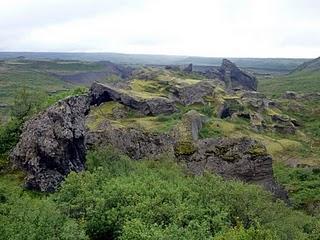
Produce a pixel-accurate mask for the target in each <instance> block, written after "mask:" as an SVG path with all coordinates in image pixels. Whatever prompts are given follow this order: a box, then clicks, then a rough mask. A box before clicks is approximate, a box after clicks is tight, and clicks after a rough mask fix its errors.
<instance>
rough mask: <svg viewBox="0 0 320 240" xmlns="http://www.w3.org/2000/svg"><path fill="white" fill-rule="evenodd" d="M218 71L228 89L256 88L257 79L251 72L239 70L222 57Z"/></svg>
mask: <svg viewBox="0 0 320 240" xmlns="http://www.w3.org/2000/svg"><path fill="white" fill-rule="evenodd" d="M219 71H220V73H221V75H222V80H223V81H224V82H225V84H226V87H227V88H228V89H232V88H238V87H240V88H243V89H245V90H254V91H256V90H257V84H258V83H257V79H256V78H255V77H254V76H252V75H251V74H249V73H247V72H244V71H242V70H240V69H239V68H238V67H237V66H236V65H235V64H234V63H232V62H231V61H229V60H227V59H223V61H222V65H221V67H220V69H219Z"/></svg>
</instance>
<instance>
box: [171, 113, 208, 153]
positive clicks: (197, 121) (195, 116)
mask: <svg viewBox="0 0 320 240" xmlns="http://www.w3.org/2000/svg"><path fill="white" fill-rule="evenodd" d="M205 122H206V117H205V116H203V115H202V114H200V113H198V112H197V111H195V110H191V111H189V112H187V113H186V114H185V115H184V116H183V118H182V120H181V122H180V123H178V124H177V125H176V126H175V128H174V129H173V130H172V133H171V135H172V136H173V138H174V140H175V141H174V150H175V153H176V154H178V155H181V154H190V153H193V152H194V151H196V146H195V145H196V144H195V141H197V140H198V138H199V132H200V130H201V129H202V126H203V124H204V123H205Z"/></svg>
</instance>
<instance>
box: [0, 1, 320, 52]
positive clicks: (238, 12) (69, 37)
mask: <svg viewBox="0 0 320 240" xmlns="http://www.w3.org/2000/svg"><path fill="white" fill-rule="evenodd" d="M0 29H1V31H0V51H36V52H41V51H45V52H119V53H143V54H169V55H184V56H206V57H288V58H297V57H301V58H316V57H318V56H320V1H319V0H131V1H129V0H0Z"/></svg>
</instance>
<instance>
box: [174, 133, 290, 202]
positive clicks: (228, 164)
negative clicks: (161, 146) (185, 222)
mask: <svg viewBox="0 0 320 240" xmlns="http://www.w3.org/2000/svg"><path fill="white" fill-rule="evenodd" d="M178 158H179V159H180V160H181V161H183V162H184V163H185V164H186V166H187V167H188V169H189V170H190V171H191V172H193V173H194V174H196V175H202V174H203V173H204V172H205V171H209V172H214V173H216V174H219V175H221V176H223V177H224V178H226V179H239V180H242V181H245V182H251V183H258V184H260V185H263V186H264V187H266V188H267V189H268V190H270V191H272V192H273V193H274V194H276V195H277V196H278V197H281V198H286V193H285V191H283V189H282V188H281V187H280V186H279V185H277V184H276V183H275V181H274V179H273V171H272V158H271V156H270V155H269V154H268V153H267V151H266V148H265V146H264V145H262V144H261V143H259V142H257V141H255V140H252V139H249V138H238V139H231V138H220V139H205V140H200V141H198V142H197V150H196V151H195V152H194V153H192V154H184V155H179V156H178Z"/></svg>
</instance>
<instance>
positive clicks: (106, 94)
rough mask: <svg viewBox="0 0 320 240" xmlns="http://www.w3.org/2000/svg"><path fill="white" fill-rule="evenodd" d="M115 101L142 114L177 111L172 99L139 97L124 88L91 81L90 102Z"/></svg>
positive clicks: (96, 103)
mask: <svg viewBox="0 0 320 240" xmlns="http://www.w3.org/2000/svg"><path fill="white" fill-rule="evenodd" d="M108 101H116V102H119V103H121V104H123V105H125V106H128V107H130V108H133V109H136V110H138V111H140V112H141V113H143V114H144V115H158V114H170V113H173V112H175V111H177V109H176V107H175V104H174V102H173V101H172V100H169V99H168V98H164V97H153V98H147V99H144V98H139V97H137V96H134V95H130V94H129V93H127V92H125V91H124V90H121V89H117V88H114V87H111V86H108V85H105V84H101V83H93V84H92V86H91V89H90V104H91V105H99V104H101V103H103V102H108Z"/></svg>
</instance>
